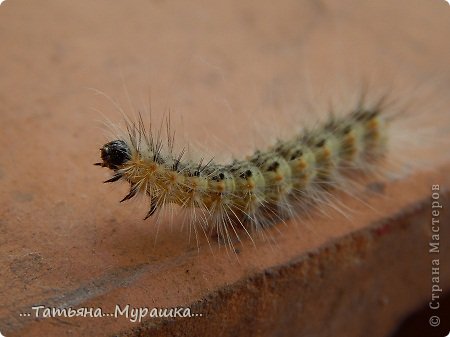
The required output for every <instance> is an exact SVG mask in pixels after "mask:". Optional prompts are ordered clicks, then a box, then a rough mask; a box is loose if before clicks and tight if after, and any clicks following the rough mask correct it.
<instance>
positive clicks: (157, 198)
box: [95, 98, 389, 248]
mask: <svg viewBox="0 0 450 337" xmlns="http://www.w3.org/2000/svg"><path fill="white" fill-rule="evenodd" d="M384 103H385V99H384V98H382V99H379V100H378V101H377V102H375V104H372V105H371V106H368V105H367V104H365V103H364V101H363V100H361V102H359V104H358V106H357V107H356V108H355V109H353V111H349V113H348V114H346V115H344V116H341V117H336V116H334V115H332V114H331V115H330V117H329V119H328V120H327V121H326V122H325V123H322V124H321V125H318V126H316V127H314V128H309V129H304V130H303V131H302V132H300V133H298V134H297V135H295V137H293V138H291V139H288V140H279V141H277V142H276V144H274V145H272V146H270V147H269V148H267V149H266V150H264V151H261V150H258V151H256V152H254V154H253V155H251V156H249V157H247V158H246V159H243V160H233V161H232V162H231V163H229V164H219V163H215V162H214V160H212V159H211V160H209V161H207V162H206V163H204V160H199V161H192V160H184V159H183V157H184V154H185V150H182V151H180V152H179V153H175V152H174V150H173V143H174V137H172V136H170V125H169V122H167V131H168V132H167V133H168V142H167V146H163V141H162V140H161V137H159V136H158V137H155V134H154V133H153V132H152V126H151V125H150V127H149V128H147V127H146V126H145V123H144V122H143V119H142V117H141V116H139V118H138V119H137V121H136V122H132V121H129V120H128V121H127V123H126V130H127V132H126V133H124V134H123V135H122V136H120V137H119V138H118V139H115V140H112V141H110V142H108V143H107V144H105V145H104V146H103V147H102V148H101V149H100V152H101V159H102V162H99V163H96V164H95V165H99V166H102V167H107V168H109V169H111V170H112V171H113V176H112V177H111V178H110V179H108V180H106V181H105V182H115V181H119V180H124V181H126V182H128V183H129V184H130V191H129V193H128V194H127V195H126V196H125V197H124V198H123V199H122V200H121V201H125V200H128V199H131V198H133V197H134V196H136V195H138V194H145V195H147V196H148V197H149V198H150V208H149V210H148V212H147V214H146V216H145V219H147V218H149V217H151V216H154V215H155V213H158V212H159V211H160V210H162V209H164V208H165V207H167V206H168V205H178V206H179V208H181V209H182V210H185V211H187V214H188V219H189V221H190V223H194V222H195V225H200V228H201V230H202V231H203V232H204V234H205V235H207V236H210V235H211V234H212V233H214V234H216V235H218V237H219V238H220V239H221V240H222V241H223V242H226V243H227V245H228V246H230V247H231V248H232V247H233V238H237V239H238V240H239V239H240V237H239V230H244V232H245V233H246V234H247V235H248V236H249V237H250V239H251V238H252V233H253V232H257V233H261V232H262V231H264V229H265V228H267V227H269V226H271V225H273V224H274V223H277V222H283V221H284V220H285V219H287V218H290V217H293V216H299V215H300V214H301V212H302V211H303V210H305V209H308V208H310V207H311V206H313V205H314V204H317V203H318V202H320V201H321V200H325V199H327V197H328V196H329V194H330V193H331V190H333V189H336V188H338V187H339V184H340V182H341V181H342V180H343V179H342V177H343V176H347V177H346V178H345V179H346V180H349V179H352V177H353V176H354V175H358V174H361V173H363V174H366V173H370V172H373V171H374V169H375V168H376V167H377V166H378V165H379V163H380V161H382V160H383V158H384V156H385V154H386V144H387V141H388V132H387V129H388V124H389V118H387V116H385V115H384V114H383V113H382V111H383V109H384ZM159 134H160V133H158V135H159ZM194 229H195V230H196V231H197V229H196V227H195V226H194ZM196 233H197V232H196Z"/></svg>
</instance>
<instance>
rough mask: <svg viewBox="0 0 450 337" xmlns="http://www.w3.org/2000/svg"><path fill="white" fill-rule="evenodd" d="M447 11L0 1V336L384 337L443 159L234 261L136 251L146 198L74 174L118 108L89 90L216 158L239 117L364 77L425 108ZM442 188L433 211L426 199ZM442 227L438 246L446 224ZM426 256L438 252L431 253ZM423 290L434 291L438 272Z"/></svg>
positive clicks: (246, 249)
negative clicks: (138, 316)
mask: <svg viewBox="0 0 450 337" xmlns="http://www.w3.org/2000/svg"><path fill="white" fill-rule="evenodd" d="M449 15H450V7H449V6H448V5H447V4H446V3H445V2H444V1H439V0H436V1H395V3H394V2H392V1H387V0H386V1H370V2H361V1H350V0H347V1H283V2H282V3H272V2H270V1H267V2H241V1H229V2H218V3H216V4H214V5H212V4H209V3H208V4H207V3H203V2H201V1H193V2H189V4H188V3H185V2H165V1H143V0H142V1H135V2H133V3H131V2H130V3H128V2H127V4H125V2H116V1H114V2H113V1H95V2H89V1H76V2H74V1H72V2H71V1H46V2H44V3H42V2H31V1H18V0H6V1H5V2H4V3H3V4H2V5H1V6H0V41H1V52H0V125H1V126H0V128H1V132H0V148H1V151H0V159H1V160H0V215H1V217H0V267H1V270H0V332H2V333H3V334H4V335H5V336H7V337H10V336H114V335H118V334H122V335H130V336H136V335H142V336H147V335H148V336H159V335H160V336H166V335H173V336H179V335H195V336H201V335H203V336H211V335H213V334H214V335H219V336H244V335H261V336H269V335H279V336H282V335H292V336H363V335H364V336H386V334H388V333H389V332H390V331H392V330H393V329H394V328H395V326H397V325H398V324H399V323H400V320H401V319H402V318H403V317H405V315H407V314H408V313H409V312H410V311H411V310H413V309H414V308H415V307H417V306H418V305H421V304H423V303H425V302H426V301H427V300H428V299H429V296H430V277H431V276H430V263H429V258H430V256H429V254H428V246H427V243H428V240H429V236H430V233H429V214H430V205H429V202H430V199H429V198H430V194H431V192H430V186H431V185H432V184H436V183H439V184H441V186H442V187H443V189H444V188H447V189H448V187H449V186H450V181H449V179H450V177H449V175H448V172H449V168H450V166H449V164H448V163H447V164H445V163H444V164H443V165H442V166H441V167H440V168H439V169H436V170H434V171H429V170H428V167H424V168H423V169H420V170H417V172H414V173H413V174H412V175H411V176H409V177H406V178H404V179H401V180H400V181H398V182H392V183H391V184H389V185H388V186H386V189H385V192H384V194H382V195H372V196H366V197H365V202H367V203H368V204H370V205H371V206H372V207H373V209H374V210H376V211H372V210H370V211H369V208H368V207H367V206H364V205H362V204H361V202H360V201H357V200H354V199H351V198H349V197H345V196H342V198H343V199H344V200H345V202H346V204H347V205H348V206H349V208H350V209H353V210H354V214H352V216H351V219H345V218H343V217H342V216H340V215H339V214H335V213H333V212H331V210H330V211H329V217H323V216H317V217H316V218H315V219H314V221H313V222H311V221H308V220H305V221H298V222H301V223H290V226H287V227H286V228H284V227H283V226H282V225H281V226H280V229H281V234H277V233H276V231H273V235H274V236H276V244H274V245H270V244H268V243H264V242H260V241H258V242H257V248H256V249H255V248H253V247H252V245H251V243H250V242H247V244H246V245H244V246H243V247H240V253H239V262H237V261H236V259H235V258H234V257H233V256H231V257H230V256H229V255H228V254H227V253H226V252H225V250H224V249H221V250H218V249H217V248H216V247H214V248H213V251H214V254H212V253H211V251H210V250H209V249H208V246H207V243H206V242H202V246H201V250H200V253H198V252H197V249H196V247H195V244H191V245H189V244H187V242H186V241H187V240H186V233H185V232H179V231H178V230H173V231H171V230H170V228H168V227H162V228H160V231H159V233H158V239H157V242H156V244H154V241H155V240H154V237H155V235H156V229H155V228H154V226H151V224H150V223H149V222H144V221H142V220H141V218H142V217H143V215H144V213H145V209H144V207H145V204H144V205H143V206H142V204H141V203H132V204H129V205H121V204H119V203H118V200H120V198H121V197H122V196H123V193H124V192H125V191H126V186H123V185H122V186H120V187H119V186H105V185H103V184H101V181H102V180H105V178H107V177H108V173H107V172H106V170H104V169H103V170H101V169H99V168H98V167H94V166H92V163H94V162H96V161H98V155H99V151H98V148H99V147H100V146H101V145H102V144H103V143H104V142H105V140H106V139H107V138H106V137H104V132H103V130H102V129H101V128H100V127H99V125H100V124H99V123H98V121H99V120H103V119H104V118H103V117H102V116H101V115H100V114H99V113H98V112H96V111H95V110H93V109H91V108H95V109H100V110H101V111H102V112H103V113H104V114H105V115H106V116H107V117H109V118H117V114H114V113H113V112H112V110H113V108H112V104H110V103H108V102H106V103H105V101H106V100H105V99H104V98H102V97H100V96H98V95H96V94H95V92H94V91H92V90H89V88H96V89H100V90H102V91H105V92H106V93H108V94H109V95H111V96H113V97H115V96H116V95H120V94H123V92H124V89H123V84H124V83H126V84H127V85H128V86H129V90H130V92H132V94H134V93H135V92H138V93H137V94H136V95H134V96H136V97H139V99H140V94H141V93H144V96H146V95H147V88H150V91H151V98H152V106H153V114H154V115H157V114H158V113H162V112H164V111H166V110H167V106H169V107H170V108H172V109H173V111H175V112H179V113H180V114H182V115H183V116H184V120H185V124H186V125H185V128H186V130H187V131H188V132H189V133H190V136H191V137H192V138H193V139H194V140H196V141H201V140H203V139H204V134H205V133H207V134H209V135H211V134H213V135H214V137H212V136H210V137H211V138H209V139H208V142H209V140H211V139H214V140H216V139H219V140H223V142H222V143H220V144H221V145H220V146H219V149H221V151H219V152H220V153H218V155H220V154H221V153H222V152H227V151H228V149H229V148H231V149H234V148H235V147H236V146H233V145H236V144H237V145H238V146H240V143H237V142H240V141H241V140H242V138H245V135H241V134H239V133H238V134H235V132H237V131H236V130H241V131H242V130H244V131H245V130H246V127H247V125H239V126H237V127H235V126H234V125H235V124H236V123H237V124H239V123H240V122H241V120H242V118H243V117H242V116H243V115H245V114H250V120H251V121H252V118H253V119H254V121H255V122H257V121H259V120H260V119H263V117H261V116H263V115H259V113H261V114H264V113H266V114H269V115H270V116H271V119H270V120H269V121H268V124H270V125H271V126H275V125H277V123H278V121H275V119H280V123H282V122H283V121H282V118H279V117H278V116H277V117H274V116H275V112H274V111H283V110H284V109H289V107H291V106H292V105H293V104H295V103H297V102H298V95H299V93H298V92H301V93H304V92H310V91H311V90H312V91H315V92H317V93H319V96H320V94H321V93H322V90H324V88H328V87H331V88H335V87H340V86H341V85H342V86H345V85H344V84H345V83H347V82H350V83H352V82H358V81H360V80H361V78H364V76H368V77H371V76H372V75H373V76H374V77H376V78H377V81H382V80H383V79H384V80H386V83H385V84H386V85H389V84H390V82H391V81H392V79H393V78H395V79H396V81H398V82H400V83H407V84H408V85H410V86H411V87H415V86H419V85H421V84H424V83H425V84H426V86H427V87H428V88H430V87H431V88H432V89H433V90H432V94H431V98H430V100H431V101H432V100H433V98H439V97H442V96H439V95H437V94H436V96H433V94H434V92H438V91H439V90H442V86H443V88H445V87H448V83H449V81H448V78H449V76H448V74H449V65H448V61H447V60H448V59H450V46H449V45H448V43H447V42H448V37H449V35H450V34H449V33H450V20H449ZM340 74H345V75H346V76H348V77H341V75H340ZM367 74H368V75H367ZM375 75H376V76H375ZM434 78H439V81H436V82H435V81H434V80H433V79H434ZM299 83H307V85H303V86H298V85H299ZM347 84H348V83H347ZM445 84H447V86H445ZM309 85H310V86H311V87H312V88H311V87H309ZM433 86H435V87H433ZM273 97H275V98H273ZM309 98H312V97H311V96H309ZM436 100H437V99H436ZM440 100H441V101H442V98H440ZM322 103H323V102H322ZM442 104H445V102H444V103H442ZM323 105H324V106H327V104H325V103H324V104H323ZM305 106H306V104H305ZM276 109H278V110H276ZM300 109H301V108H299V110H300ZM262 110H264V111H262ZM205 111H206V112H208V113H205ZM244 112H245V113H244ZM252 113H254V115H252ZM115 116H116V117H115ZM176 116H178V115H177V114H176V113H175V117H176ZM289 122H290V121H288V123H289ZM251 124H252V123H249V124H248V127H249V128H250V126H251ZM266 124H267V123H266ZM257 136H258V135H257ZM259 136H260V135H259ZM204 142H205V141H203V143H204ZM224 144H225V145H224ZM200 145H201V144H200ZM250 147H251V146H250ZM241 150H242V152H245V151H246V150H247V149H246V148H244V149H241ZM434 151H436V153H439V151H447V150H446V149H441V148H439V147H436V148H435V150H434ZM399 155H400V156H403V155H408V153H401V154H399ZM409 155H410V156H411V155H414V149H411V151H410V153H409ZM445 196H447V199H445V200H446V202H447V204H448V202H449V199H448V192H445V191H444V190H443V192H442V197H443V198H444V197H445ZM340 197H341V196H340ZM448 220H449V214H448V212H447V213H443V214H442V221H443V223H444V224H448V223H449V221H448ZM312 224H314V225H312ZM442 231H443V232H442V234H441V235H442V237H443V238H448V233H445V231H448V227H446V226H443V229H442ZM446 240H447V239H446ZM441 259H442V261H449V260H450V250H449V247H448V246H443V247H442V252H441ZM447 265H448V263H447ZM443 268H444V267H443ZM441 285H442V288H444V289H450V273H448V271H447V272H445V273H443V274H442V275H441ZM38 304H42V305H46V306H56V307H58V306H63V307H64V306H71V307H75V308H79V307H86V306H92V307H102V308H103V309H104V310H105V311H107V312H109V311H112V310H113V308H114V306H115V305H116V304H118V305H121V306H124V305H126V304H130V305H131V306H133V307H141V306H147V307H173V306H192V308H193V309H194V310H195V311H196V312H200V313H202V314H204V316H203V317H199V318H190V319H177V320H175V321H170V320H167V321H162V322H161V321H154V320H147V321H145V322H144V323H141V324H138V323H133V322H130V321H129V320H127V319H124V318H119V319H113V318H95V319H94V318H85V319H81V318H58V319H56V318H55V319H41V320H35V319H34V318H28V317H20V316H19V314H20V313H23V312H30V311H31V306H33V305H38ZM425 324H426V322H425Z"/></svg>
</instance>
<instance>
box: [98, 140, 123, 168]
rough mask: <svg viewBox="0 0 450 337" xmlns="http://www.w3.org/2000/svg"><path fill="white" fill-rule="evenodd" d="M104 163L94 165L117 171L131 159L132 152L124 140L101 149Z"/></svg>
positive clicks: (110, 143) (115, 141)
mask: <svg viewBox="0 0 450 337" xmlns="http://www.w3.org/2000/svg"><path fill="white" fill-rule="evenodd" d="M100 152H101V158H102V160H103V162H102V163H95V164H94V165H98V166H102V167H107V168H110V169H112V170H117V169H118V168H119V167H120V166H121V165H122V164H124V163H125V162H127V161H128V160H130V159H131V151H130V148H129V147H128V145H127V144H126V143H125V142H124V141H123V140H113V141H112V142H109V143H107V144H105V145H103V146H102V148H101V149H100Z"/></svg>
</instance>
